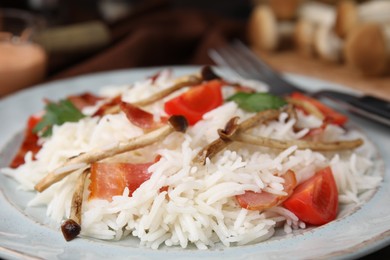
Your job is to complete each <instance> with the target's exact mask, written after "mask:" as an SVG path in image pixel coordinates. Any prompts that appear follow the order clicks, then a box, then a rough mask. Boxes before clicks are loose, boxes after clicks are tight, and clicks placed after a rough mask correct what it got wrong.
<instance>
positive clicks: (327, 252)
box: [0, 67, 390, 260]
mask: <svg viewBox="0 0 390 260" xmlns="http://www.w3.org/2000/svg"><path fill="white" fill-rule="evenodd" d="M160 69H161V68H151V69H135V70H123V71H115V72H108V73H99V74H92V75H87V76H82V77H76V78H72V79H68V80H62V81H56V82H52V83H48V84H44V85H40V86H37V87H34V88H31V89H27V90H25V91H21V92H18V93H16V94H14V95H12V96H9V97H7V98H5V99H2V100H0V122H1V135H0V151H1V156H0V167H4V166H6V165H7V164H8V163H9V161H10V160H11V157H12V154H13V153H14V152H15V151H16V150H17V148H18V147H17V145H16V143H17V142H18V139H20V136H21V135H20V133H21V131H22V129H23V128H24V125H25V123H26V120H27V118H28V116H29V115H30V114H32V113H35V112H38V111H40V110H42V109H43V102H42V100H43V98H49V99H51V100H58V99H60V98H63V97H65V96H66V95H68V94H75V93H82V92H84V91H92V92H97V91H98V90H99V89H100V88H102V87H104V86H107V85H113V84H115V85H118V84H127V83H131V82H133V81H135V80H141V79H144V78H145V77H147V76H150V75H152V74H154V73H155V72H156V71H158V70H160ZM173 69H174V73H175V75H181V74H188V73H192V72H194V71H196V70H197V69H198V68H197V67H174V68H173ZM289 77H290V79H292V80H294V81H296V82H298V83H300V84H301V85H303V86H305V87H307V88H311V89H313V90H317V89H319V88H321V87H324V86H327V87H331V88H336V89H340V88H342V87H341V86H337V85H335V84H331V83H329V82H324V81H319V80H316V79H312V78H307V77H299V76H296V75H295V76H294V75H290V76H289ZM350 118H351V121H352V126H354V127H355V126H357V127H360V128H362V129H364V132H365V133H366V135H367V136H368V137H369V139H370V140H372V141H373V143H374V144H376V145H377V149H378V158H377V160H376V163H375V171H377V174H381V175H382V174H384V182H383V183H382V185H381V187H379V189H378V190H377V191H376V192H369V193H367V194H365V195H364V196H365V198H364V200H365V203H363V205H358V206H356V205H355V206H353V207H352V208H347V209H344V213H343V214H341V217H340V218H339V219H338V220H336V221H333V222H331V223H329V224H327V225H324V226H322V227H319V228H314V229H311V230H307V231H304V232H298V233H297V234H291V235H280V234H279V235H277V236H276V237H274V238H272V239H271V240H268V241H266V242H263V243H259V244H255V245H247V246H241V247H231V248H223V247H218V248H216V249H211V250H204V251H201V250H196V249H186V250H183V249H181V248H162V249H159V250H151V249H148V248H143V247H139V246H138V242H137V241H136V239H133V240H131V239H130V240H125V241H120V242H105V241H98V240H93V239H87V238H78V239H76V240H73V241H71V242H66V241H65V240H64V239H63V237H62V234H61V232H60V231H59V230H57V229H55V228H52V227H50V226H49V225H47V224H42V223H44V220H43V219H44V218H45V217H44V209H43V208H26V207H25V206H26V203H27V201H28V200H29V199H31V198H32V196H33V194H32V193H29V192H23V191H20V190H17V189H16V187H17V184H16V183H15V181H13V180H12V179H10V178H7V177H5V176H3V175H1V174H0V191H1V192H0V258H1V257H5V258H7V259H20V258H27V259H39V258H43V259H80V258H82V259H86V258H87V259H110V260H112V259H123V258H125V257H126V258H131V259H183V258H185V259H199V258H202V259H221V258H222V259H259V258H261V259H308V258H310V259H313V258H320V259H321V258H324V259H329V258H334V259H338V258H356V257H359V256H362V255H366V254H368V253H371V252H373V251H375V250H378V249H379V248H382V247H384V246H386V245H388V244H390V205H389V198H390V182H389V179H390V167H389V166H386V167H385V166H384V163H383V162H386V163H389V162H390V138H389V135H388V133H389V132H388V131H389V129H388V128H386V127H383V126H380V125H377V124H374V123H370V122H368V121H366V120H364V119H360V118H357V117H355V116H353V115H350ZM18 133H19V134H18ZM18 137H19V138H18ZM380 157H382V158H380Z"/></svg>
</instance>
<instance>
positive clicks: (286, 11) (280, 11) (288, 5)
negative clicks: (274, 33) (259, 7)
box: [267, 0, 304, 20]
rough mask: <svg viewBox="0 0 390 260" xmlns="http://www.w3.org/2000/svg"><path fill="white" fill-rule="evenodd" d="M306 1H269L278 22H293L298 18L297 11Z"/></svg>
mask: <svg viewBox="0 0 390 260" xmlns="http://www.w3.org/2000/svg"><path fill="white" fill-rule="evenodd" d="M303 1H304V0H289V1H286V0H268V1H267V2H268V5H269V6H270V7H271V9H272V11H273V12H274V14H275V17H276V19H278V20H293V19H294V18H295V17H296V16H297V11H298V9H299V7H300V5H301V3H302V2H303Z"/></svg>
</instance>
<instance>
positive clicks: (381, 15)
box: [335, 0, 390, 38]
mask: <svg viewBox="0 0 390 260" xmlns="http://www.w3.org/2000/svg"><path fill="white" fill-rule="evenodd" d="M366 22H375V23H381V24H383V23H389V22H390V1H388V0H376V1H368V2H365V3H362V4H359V5H358V4H356V2H355V1H352V0H344V1H340V2H339V3H338V5H337V10H336V22H335V31H336V33H337V35H339V36H340V37H342V38H345V37H346V36H347V35H348V33H349V32H350V31H351V30H352V29H353V28H354V27H356V26H357V25H358V24H359V23H366Z"/></svg>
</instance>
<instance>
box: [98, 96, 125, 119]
mask: <svg viewBox="0 0 390 260" xmlns="http://www.w3.org/2000/svg"><path fill="white" fill-rule="evenodd" d="M121 102H122V97H121V96H116V97H114V98H113V99H111V100H110V101H108V102H107V103H105V104H103V105H102V106H101V107H99V109H98V110H97V111H96V112H95V114H94V116H104V115H107V114H112V113H117V112H119V110H118V109H119V104H120V103H121Z"/></svg>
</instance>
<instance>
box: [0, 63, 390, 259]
mask: <svg viewBox="0 0 390 260" xmlns="http://www.w3.org/2000/svg"><path fill="white" fill-rule="evenodd" d="M200 67H201V66H191V65H188V66H187V65H186V66H176V65H172V66H158V67H147V68H134V69H121V70H113V71H105V72H96V73H90V74H85V75H79V76H76V77H72V78H66V79H59V80H55V81H51V82H47V83H44V84H39V85H36V86H34V87H32V88H28V89H23V90H20V91H17V92H15V93H14V94H11V95H8V96H6V97H3V98H1V99H0V107H1V106H2V105H3V104H4V103H7V102H12V101H14V100H15V99H18V98H19V99H20V97H22V98H23V97H24V96H28V95H30V94H31V93H39V92H42V91H44V90H46V89H50V88H52V87H53V86H54V87H57V88H63V86H61V85H63V84H66V83H72V82H79V83H78V84H80V81H81V83H82V82H83V81H88V80H90V79H95V80H96V79H97V78H112V77H115V76H117V75H122V74H127V73H128V74H135V73H137V72H142V74H147V73H149V72H152V71H158V70H161V69H165V68H171V69H172V71H173V72H177V71H181V72H182V71H194V70H197V69H199V68H200ZM287 76H288V77H293V78H297V79H298V80H302V79H303V80H308V81H309V82H310V81H316V82H326V83H330V84H331V85H333V86H335V88H340V86H341V87H342V88H347V87H345V86H342V85H339V84H338V83H332V82H328V81H325V80H323V79H316V78H314V77H307V76H304V75H298V74H287ZM131 77H133V76H131ZM129 83H130V82H129ZM114 84H116V83H114ZM106 85H107V84H102V85H101V86H99V87H96V89H95V90H96V91H98V90H99V89H100V88H101V87H104V86H106ZM74 89H75V88H73V87H72V90H74ZM347 89H348V88H347ZM69 93H74V92H72V91H70V92H69ZM1 116H2V114H0V118H1ZM5 139H6V140H7V141H9V138H5ZM5 144H6V142H4V141H2V142H1V144H0V149H1V151H2V150H3V149H4V146H5ZM378 152H379V151H378ZM380 155H381V156H382V157H383V156H384V155H383V153H380ZM383 159H384V157H383ZM383 161H384V163H385V162H386V161H385V160H383ZM384 167H385V169H384V171H385V172H384V175H385V177H386V176H387V177H388V175H389V169H388V166H387V165H385V166H384ZM384 184H387V185H388V186H389V184H388V183H387V182H385V181H384V182H382V184H381V186H380V187H379V188H378V191H377V192H376V193H375V194H374V195H373V196H374V197H375V196H378V195H377V194H378V193H379V191H380V190H381V189H382V190H383V189H384V188H383V186H384ZM389 187H390V186H389ZM0 193H1V195H2V196H0V205H2V203H4V200H3V198H2V197H4V196H5V194H3V191H2V190H0ZM368 203H370V201H369V202H368ZM368 203H366V204H368ZM363 206H364V205H363ZM16 210H17V209H16ZM1 215H2V214H1V213H0V217H1ZM0 228H1V224H0ZM0 232H1V229H0ZM384 233H385V235H384V236H385V239H379V238H376V237H373V238H372V239H371V240H373V241H371V243H368V245H363V246H358V245H360V244H358V245H356V246H358V248H357V251H355V252H350V253H347V254H345V253H343V252H341V254H337V252H335V253H336V254H334V252H331V253H330V254H328V255H323V256H325V257H326V256H329V257H331V258H337V257H345V256H348V257H358V256H362V255H365V254H367V253H370V252H373V251H375V250H377V249H380V248H382V247H385V246H386V245H389V244H390V236H388V235H387V233H390V231H389V230H387V231H385V232H384ZM382 235H383V233H381V234H378V236H382ZM363 242H367V241H363ZM368 242H370V241H368ZM250 246H251V245H248V246H245V247H250ZM1 248H6V247H5V246H4V245H3V241H2V240H1V239H0V256H1V255H2V253H3V250H1ZM232 248H234V247H232ZM232 248H229V250H226V251H231V250H230V249H232ZM236 248H239V247H236ZM252 248H253V246H252ZM15 251H17V250H15ZM208 251H209V250H208ZM176 253H177V252H176ZM4 256H7V257H12V255H4Z"/></svg>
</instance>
